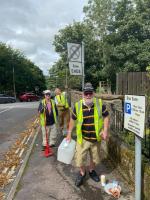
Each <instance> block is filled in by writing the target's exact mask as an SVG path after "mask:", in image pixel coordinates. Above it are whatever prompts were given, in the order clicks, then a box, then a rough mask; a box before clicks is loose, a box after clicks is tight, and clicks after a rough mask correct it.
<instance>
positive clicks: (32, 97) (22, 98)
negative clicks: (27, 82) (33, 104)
mask: <svg viewBox="0 0 150 200" xmlns="http://www.w3.org/2000/svg"><path fill="white" fill-rule="evenodd" d="M19 100H20V101H38V100H39V97H38V96H37V95H36V94H34V93H31V92H29V93H23V94H21V95H20V96H19Z"/></svg>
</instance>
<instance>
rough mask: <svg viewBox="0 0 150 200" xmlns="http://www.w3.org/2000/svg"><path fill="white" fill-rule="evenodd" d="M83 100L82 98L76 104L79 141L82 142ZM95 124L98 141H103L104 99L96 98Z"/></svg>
mask: <svg viewBox="0 0 150 200" xmlns="http://www.w3.org/2000/svg"><path fill="white" fill-rule="evenodd" d="M82 103H83V100H80V101H79V102H77V103H76V104H75V109H76V115H77V124H76V133H77V142H78V143H79V144H82V123H83V110H82ZM94 124H95V132H96V138H97V141H101V137H100V131H101V129H102V128H103V117H102V100H101V99H96V98H94Z"/></svg>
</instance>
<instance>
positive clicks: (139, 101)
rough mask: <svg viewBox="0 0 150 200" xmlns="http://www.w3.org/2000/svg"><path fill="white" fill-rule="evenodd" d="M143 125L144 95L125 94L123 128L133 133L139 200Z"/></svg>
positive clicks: (136, 187)
mask: <svg viewBox="0 0 150 200" xmlns="http://www.w3.org/2000/svg"><path fill="white" fill-rule="evenodd" d="M144 127H145V96H133V95H125V104H124V128H125V129H127V130H129V131H132V132H133V133H135V200H141V153H142V152H141V147H142V145H141V138H143V137H144Z"/></svg>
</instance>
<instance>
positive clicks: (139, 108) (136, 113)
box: [124, 95, 145, 138]
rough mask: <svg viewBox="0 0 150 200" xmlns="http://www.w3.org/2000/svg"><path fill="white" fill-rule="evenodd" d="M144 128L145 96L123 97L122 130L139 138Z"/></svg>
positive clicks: (142, 134)
mask: <svg viewBox="0 0 150 200" xmlns="http://www.w3.org/2000/svg"><path fill="white" fill-rule="evenodd" d="M144 127H145V96H133V95H125V103H124V128H126V129H127V130H129V131H132V132H133V133H135V134H136V135H138V136H140V137H141V138H143V137H144Z"/></svg>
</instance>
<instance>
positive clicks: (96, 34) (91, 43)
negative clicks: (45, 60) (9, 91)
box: [52, 0, 150, 90]
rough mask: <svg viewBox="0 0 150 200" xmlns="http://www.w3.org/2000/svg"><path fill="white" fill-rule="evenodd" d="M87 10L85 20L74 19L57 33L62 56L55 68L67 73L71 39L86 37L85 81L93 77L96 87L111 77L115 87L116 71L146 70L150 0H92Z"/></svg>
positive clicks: (57, 47) (149, 50)
mask: <svg viewBox="0 0 150 200" xmlns="http://www.w3.org/2000/svg"><path fill="white" fill-rule="evenodd" d="M83 11H84V13H85V18H84V21H83V22H74V23H73V24H71V25H68V26H66V27H65V28H64V29H61V30H60V31H59V32H58V34H57V35H56V36H55V39H54V46H55V50H56V52H57V53H59V55H60V60H59V61H58V62H56V63H55V65H54V66H52V68H53V69H56V70H57V71H58V73H64V74H65V69H66V68H68V63H67V42H74V43H81V42H82V41H83V42H84V43H85V81H91V82H92V83H93V85H94V87H95V88H97V86H98V83H99V81H106V80H107V79H108V80H109V81H110V82H111V85H112V90H115V84H116V73H118V72H121V71H125V72H129V71H132V72H133V71H135V72H136V71H146V67H147V66H149V64H150V29H149V27H150V1H149V0H120V1H115V0H89V1H88V4H87V5H86V6H85V7H84V10H83ZM60 71H61V72H60ZM68 76H69V80H72V78H73V77H72V76H70V75H69V73H68ZM76 78H77V77H76ZM76 78H75V79H76ZM72 84H73V85H71V86H72V87H74V86H75V85H74V83H72ZM75 84H76V83H75Z"/></svg>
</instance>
